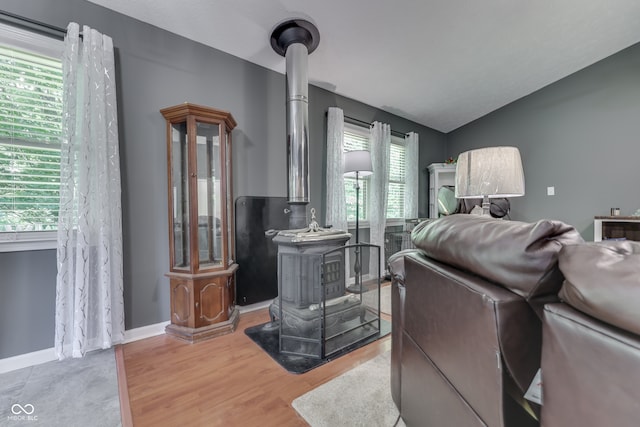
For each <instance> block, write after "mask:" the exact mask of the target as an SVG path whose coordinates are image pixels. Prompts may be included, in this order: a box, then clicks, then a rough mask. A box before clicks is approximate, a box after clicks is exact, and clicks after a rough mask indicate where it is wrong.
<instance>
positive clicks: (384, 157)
mask: <svg viewBox="0 0 640 427" xmlns="http://www.w3.org/2000/svg"><path fill="white" fill-rule="evenodd" d="M369 142H370V144H371V145H370V146H371V164H372V166H373V175H371V178H370V180H371V182H370V185H371V191H370V193H369V194H370V202H369V231H370V233H371V234H370V237H369V242H370V243H371V244H372V245H378V246H380V272H379V273H380V274H382V272H383V271H384V269H385V265H384V229H385V227H386V211H387V187H388V185H389V155H390V154H389V153H390V147H391V126H389V125H388V124H386V123H380V122H374V123H373V125H372V126H371V136H370V137H369ZM377 271H378V260H376V259H375V257H373V256H371V257H369V272H370V274H371V275H372V276H373V277H375V274H374V272H377Z"/></svg>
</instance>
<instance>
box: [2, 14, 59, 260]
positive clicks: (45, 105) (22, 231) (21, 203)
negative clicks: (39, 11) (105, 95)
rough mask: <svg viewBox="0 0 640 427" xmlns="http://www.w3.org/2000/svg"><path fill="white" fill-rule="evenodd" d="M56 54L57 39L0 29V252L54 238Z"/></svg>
mask: <svg viewBox="0 0 640 427" xmlns="http://www.w3.org/2000/svg"><path fill="white" fill-rule="evenodd" d="M61 53H62V42H61V41H60V40H55V39H51V38H48V37H44V36H40V35H37V34H33V33H29V32H27V31H23V30H19V29H16V28H13V27H10V26H0V243H2V245H0V246H2V247H1V248H0V250H16V248H12V249H7V244H6V242H11V243H15V242H24V241H27V242H31V243H33V242H34V241H38V242H40V241H42V240H43V238H44V240H45V241H46V240H51V239H52V238H53V239H55V233H53V232H54V231H55V230H56V228H57V222H58V205H59V192H60V137H61V134H62V92H63V89H62V64H61V60H60V58H61V56H62V55H61ZM47 235H48V236H47ZM45 247H50V245H48V246H45ZM54 247H55V246H54ZM38 248H43V246H38V245H36V246H34V245H31V246H30V247H28V248H23V249H38Z"/></svg>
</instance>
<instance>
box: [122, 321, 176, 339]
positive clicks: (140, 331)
mask: <svg viewBox="0 0 640 427" xmlns="http://www.w3.org/2000/svg"><path fill="white" fill-rule="evenodd" d="M168 324H169V321H166V322H160V323H156V324H153V325H147V326H141V327H139V328H134V329H129V330H128V331H124V344H126V343H129V342H133V341H138V340H143V339H145V338H151V337H155V336H156V335H162V334H164V328H165V327H166V326H167V325H168Z"/></svg>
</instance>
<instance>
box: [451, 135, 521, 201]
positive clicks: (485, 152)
mask: <svg viewBox="0 0 640 427" xmlns="http://www.w3.org/2000/svg"><path fill="white" fill-rule="evenodd" d="M484 196H487V197H489V198H496V197H517V196H524V171H523V170H522V160H521V158H520V151H519V150H518V149H517V148H516V147H487V148H480V149H477V150H470V151H465V152H464V153H461V154H460V155H459V156H458V162H457V165H456V197H457V198H459V199H468V198H478V197H484Z"/></svg>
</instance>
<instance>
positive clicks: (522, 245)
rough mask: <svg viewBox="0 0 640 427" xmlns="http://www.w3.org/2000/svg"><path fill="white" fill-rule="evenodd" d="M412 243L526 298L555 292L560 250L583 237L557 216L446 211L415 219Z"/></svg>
mask: <svg viewBox="0 0 640 427" xmlns="http://www.w3.org/2000/svg"><path fill="white" fill-rule="evenodd" d="M411 240H412V241H413V244H414V245H415V246H416V247H417V248H419V249H421V250H423V251H424V252H425V254H426V255H427V256H429V257H430V258H433V259H436V260H438V261H440V262H444V263H446V264H449V265H452V266H455V267H458V268H461V269H464V270H466V271H469V272H472V273H474V274H477V275H479V276H481V277H484V278H485V279H488V280H491V281H492V282H495V283H497V284H499V285H501V286H503V287H505V288H507V289H509V290H510V291H512V292H514V293H516V294H518V295H520V296H522V297H523V298H526V299H533V298H536V297H538V296H545V295H551V294H556V293H557V292H558V290H559V289H560V287H561V286H562V280H563V277H562V274H561V273H560V271H559V269H558V265H557V261H558V252H559V251H560V249H561V248H562V247H563V246H564V245H567V244H575V243H581V242H583V239H582V237H580V234H579V233H578V232H577V231H576V229H575V228H574V227H572V226H570V225H567V224H565V223H563V222H561V221H554V220H540V221H538V222H535V223H525V222H520V221H505V220H500V219H494V218H488V217H482V216H478V215H464V214H458V215H450V216H446V217H442V218H439V219H437V220H432V221H425V222H422V223H420V224H418V225H417V226H416V227H415V228H414V229H413V232H412V233H411Z"/></svg>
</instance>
